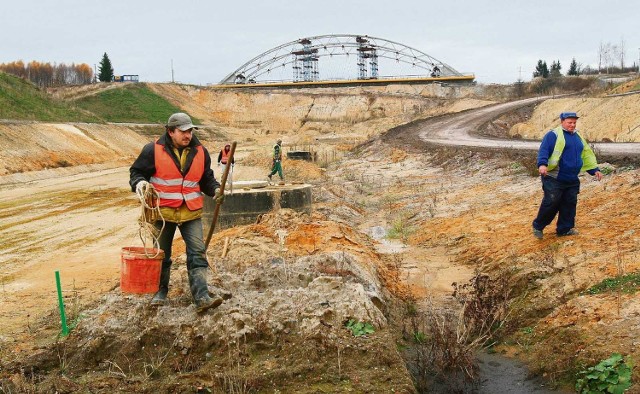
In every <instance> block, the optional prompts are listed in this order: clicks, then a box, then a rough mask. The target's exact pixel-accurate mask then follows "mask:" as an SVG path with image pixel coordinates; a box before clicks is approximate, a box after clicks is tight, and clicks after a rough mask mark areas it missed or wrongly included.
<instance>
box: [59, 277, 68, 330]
mask: <svg viewBox="0 0 640 394" xmlns="http://www.w3.org/2000/svg"><path fill="white" fill-rule="evenodd" d="M56 286H57V287H58V306H59V307H60V321H61V322H62V336H63V337H66V336H67V335H69V327H67V317H66V316H65V314H64V301H63V300H62V286H60V271H56Z"/></svg>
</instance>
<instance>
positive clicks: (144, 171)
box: [129, 133, 220, 197]
mask: <svg viewBox="0 0 640 394" xmlns="http://www.w3.org/2000/svg"><path fill="white" fill-rule="evenodd" d="M156 143H158V144H160V145H164V150H165V151H166V152H167V153H169V156H171V158H172V159H173V162H174V163H175V165H176V167H177V168H178V169H180V161H179V160H178V158H177V157H176V155H175V153H174V152H173V143H172V142H171V138H170V137H169V135H168V134H167V133H165V134H164V135H163V136H162V137H160V138H159V139H158V141H157V142H150V143H148V144H147V145H145V146H144V147H143V148H142V152H140V156H138V158H137V159H136V161H134V162H133V165H132V166H131V168H129V185H130V186H131V191H133V192H135V190H136V185H137V184H138V182H140V181H149V179H150V178H151V176H152V175H153V174H154V173H155V172H156V165H155V152H154V145H155V144H156ZM199 145H202V144H201V143H200V141H199V140H198V138H196V136H195V135H194V136H193V137H192V138H191V143H190V144H189V147H190V148H195V147H196V146H199ZM202 149H203V150H204V158H205V161H204V174H203V175H202V178H201V179H200V182H199V184H200V190H201V191H202V192H203V193H204V194H206V195H207V196H212V197H213V195H214V194H215V191H216V188H218V187H220V183H218V181H217V180H216V178H215V177H214V175H213V170H212V169H211V156H210V155H209V151H207V148H205V147H204V146H203V147H202ZM195 155H196V149H191V150H190V151H189V155H188V156H187V162H186V164H185V168H184V171H181V172H182V174H183V175H184V174H186V173H187V172H189V168H190V167H191V163H192V162H193V158H194V157H195Z"/></svg>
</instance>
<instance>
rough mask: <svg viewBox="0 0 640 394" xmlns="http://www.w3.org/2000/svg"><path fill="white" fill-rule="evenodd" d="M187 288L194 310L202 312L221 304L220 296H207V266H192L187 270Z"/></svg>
mask: <svg viewBox="0 0 640 394" xmlns="http://www.w3.org/2000/svg"><path fill="white" fill-rule="evenodd" d="M188 272H189V288H190V289H191V295H193V301H194V303H195V304H196V312H198V313H202V312H205V311H207V310H208V309H211V308H217V307H219V306H220V304H222V301H223V300H222V298H221V297H215V298H211V297H209V289H208V287H207V268H192V269H190V270H189V271H188Z"/></svg>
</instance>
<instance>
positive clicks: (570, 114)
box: [560, 112, 580, 120]
mask: <svg viewBox="0 0 640 394" xmlns="http://www.w3.org/2000/svg"><path fill="white" fill-rule="evenodd" d="M567 118H576V119H578V118H580V117H579V116H578V114H577V113H575V112H563V113H561V114H560V120H565V119H567Z"/></svg>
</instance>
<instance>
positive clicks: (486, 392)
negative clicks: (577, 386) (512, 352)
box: [473, 352, 572, 394]
mask: <svg viewBox="0 0 640 394" xmlns="http://www.w3.org/2000/svg"><path fill="white" fill-rule="evenodd" d="M477 357H478V358H477V360H478V365H479V370H480V371H479V373H480V378H479V379H478V387H477V389H476V390H475V391H473V393H474V394H528V393H537V394H560V393H570V392H572V391H558V390H554V389H552V388H550V387H549V384H548V382H545V381H544V379H542V378H540V377H530V376H529V370H528V369H527V367H526V365H524V364H523V363H521V362H520V361H518V360H516V359H512V358H508V357H505V356H503V355H500V354H489V353H486V352H480V353H478V355H477Z"/></svg>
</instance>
